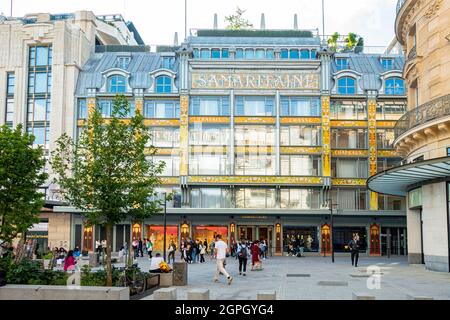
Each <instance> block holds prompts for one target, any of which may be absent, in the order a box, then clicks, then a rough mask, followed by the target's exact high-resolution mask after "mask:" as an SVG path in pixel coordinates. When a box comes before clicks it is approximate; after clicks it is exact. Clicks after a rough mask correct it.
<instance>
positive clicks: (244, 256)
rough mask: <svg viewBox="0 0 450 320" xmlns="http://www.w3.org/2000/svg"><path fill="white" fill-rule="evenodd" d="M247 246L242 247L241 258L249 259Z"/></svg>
mask: <svg viewBox="0 0 450 320" xmlns="http://www.w3.org/2000/svg"><path fill="white" fill-rule="evenodd" d="M247 255H248V253H247V246H241V250H240V251H239V257H240V258H247Z"/></svg>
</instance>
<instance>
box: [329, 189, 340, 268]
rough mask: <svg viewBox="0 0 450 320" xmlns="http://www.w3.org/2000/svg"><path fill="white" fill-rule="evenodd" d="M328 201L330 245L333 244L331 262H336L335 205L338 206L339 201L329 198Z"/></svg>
mask: <svg viewBox="0 0 450 320" xmlns="http://www.w3.org/2000/svg"><path fill="white" fill-rule="evenodd" d="M328 203H329V206H330V245H331V262H333V263H334V246H333V229H334V225H333V207H337V206H338V204H337V203H333V199H332V198H330V199H328Z"/></svg>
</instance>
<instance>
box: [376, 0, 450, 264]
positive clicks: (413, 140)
mask: <svg viewBox="0 0 450 320" xmlns="http://www.w3.org/2000/svg"><path fill="white" fill-rule="evenodd" d="M395 29H396V34H397V39H398V41H399V42H400V43H401V44H402V45H403V48H404V51H405V55H406V57H407V60H406V62H405V66H404V69H403V76H404V78H405V81H406V84H405V88H406V92H407V95H408V112H407V113H406V114H405V115H404V116H402V118H400V119H399V121H398V123H397V125H396V127H395V142H394V145H395V146H396V148H397V150H398V152H399V154H401V155H402V156H403V157H404V162H403V163H404V165H403V166H400V167H396V168H393V169H391V170H388V171H386V172H385V173H382V174H379V175H377V176H374V177H372V178H371V179H370V181H369V184H368V185H369V187H370V188H371V189H372V190H374V191H379V192H385V193H389V194H394V195H400V196H407V220H408V249H409V250H408V251H409V255H408V258H409V262H410V263H419V264H420V263H424V264H425V265H426V267H427V268H428V269H431V270H437V271H446V272H450V255H449V252H450V233H449V230H450V218H449V211H450V209H449V201H450V200H449V199H450V197H449V195H450V187H449V180H450V178H449V177H450V76H449V73H448V70H449V68H450V1H449V0H437V1H416V0H406V1H405V0H402V1H399V2H398V6H397V19H396V24H395Z"/></svg>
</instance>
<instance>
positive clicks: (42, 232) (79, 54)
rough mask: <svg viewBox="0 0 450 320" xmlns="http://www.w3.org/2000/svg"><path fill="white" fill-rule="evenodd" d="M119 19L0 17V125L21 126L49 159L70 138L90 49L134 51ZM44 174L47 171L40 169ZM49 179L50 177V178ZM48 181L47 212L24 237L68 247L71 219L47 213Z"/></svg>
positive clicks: (51, 197) (53, 200)
mask: <svg viewBox="0 0 450 320" xmlns="http://www.w3.org/2000/svg"><path fill="white" fill-rule="evenodd" d="M126 26H127V24H126V23H125V21H124V20H123V18H122V17H121V16H120V15H116V16H99V17H97V16H95V15H94V14H93V13H92V12H89V11H78V12H75V13H70V14H58V15H53V14H44V13H39V14H29V15H26V16H25V17H23V18H6V17H3V16H1V17H0V88H1V90H2V91H1V93H0V114H1V116H0V125H3V124H6V125H8V126H10V127H15V126H16V125H17V124H19V123H20V124H23V127H24V129H25V130H26V131H27V132H30V133H32V134H33V135H34V136H35V142H34V143H35V145H40V146H42V147H43V148H44V150H45V156H46V157H48V156H49V155H50V152H51V150H53V149H54V148H55V141H56V139H58V138H59V137H60V136H61V135H62V134H63V133H67V134H68V135H70V136H73V135H74V134H75V133H76V129H77V127H76V123H75V122H74V119H75V118H76V113H75V111H76V107H75V106H76V99H75V88H76V84H77V81H78V77H79V74H80V71H81V70H82V67H83V66H84V65H85V63H86V62H87V61H88V59H89V58H90V57H91V55H92V54H93V53H94V51H95V47H96V45H101V44H103V45H137V44H139V42H138V41H137V40H135V36H136V37H137V38H138V39H139V34H138V33H137V31H135V29H133V28H131V29H130V30H127V29H126ZM46 169H47V170H48V171H50V168H48V167H47V168H46ZM50 173H51V172H50ZM51 180H52V176H50V178H49V179H48V183H47V184H46V185H45V186H43V188H44V189H45V193H46V199H47V207H46V208H44V210H43V212H42V215H41V223H40V224H39V225H38V226H35V227H33V228H32V229H31V230H30V232H29V234H28V237H35V238H38V239H40V241H41V244H42V245H41V248H45V247H46V246H47V244H51V245H52V246H58V247H59V246H62V245H65V246H66V247H68V246H69V245H70V239H71V232H70V230H71V229H70V221H71V214H69V213H58V214H55V213H54V212H53V210H52V208H53V205H54V204H58V203H59V202H60V201H59V200H60V199H58V196H57V195H58V192H57V190H55V189H57V187H56V186H53V185H51Z"/></svg>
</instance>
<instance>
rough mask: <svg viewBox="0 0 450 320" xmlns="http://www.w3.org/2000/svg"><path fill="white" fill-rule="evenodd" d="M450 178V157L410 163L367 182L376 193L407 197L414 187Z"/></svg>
mask: <svg viewBox="0 0 450 320" xmlns="http://www.w3.org/2000/svg"><path fill="white" fill-rule="evenodd" d="M443 178H450V157H445V158H436V159H431V160H427V161H420V162H415V163H409V164H406V165H403V166H399V167H395V168H391V169H389V170H386V171H383V172H380V173H379V174H377V175H374V176H372V177H370V178H369V180H367V187H368V188H369V189H370V190H372V191H375V192H378V193H382V194H389V195H394V196H406V193H407V192H408V189H409V188H410V187H411V186H413V185H422V184H426V183H427V182H429V181H431V180H435V179H443Z"/></svg>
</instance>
